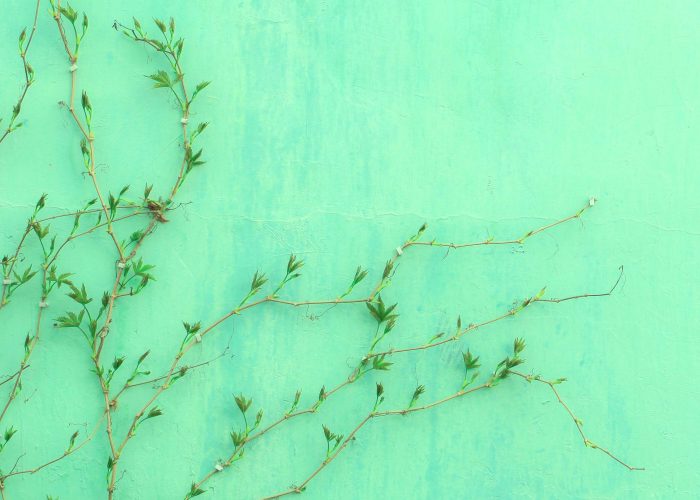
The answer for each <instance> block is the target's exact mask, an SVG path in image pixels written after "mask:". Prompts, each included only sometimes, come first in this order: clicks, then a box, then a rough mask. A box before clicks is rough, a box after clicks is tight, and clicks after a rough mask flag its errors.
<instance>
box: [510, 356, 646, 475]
mask: <svg viewBox="0 0 700 500" xmlns="http://www.w3.org/2000/svg"><path fill="white" fill-rule="evenodd" d="M508 372H509V373H512V374H513V375H517V376H518V377H520V378H523V379H525V380H526V381H528V382H532V381H535V382H539V383H541V384H545V385H547V386H548V387H549V388H550V389H551V390H552V392H553V393H554V396H556V398H557V401H558V402H559V404H560V405H562V406H563V407H564V409H565V410H566V412H567V413H568V414H569V416H570V417H571V420H572V421H573V422H574V425H575V426H576V429H578V433H579V434H580V435H581V439H582V440H583V444H584V445H585V446H586V447H587V448H591V449H594V450H600V451H602V452H603V453H605V454H606V455H607V456H609V457H610V458H612V459H613V460H615V461H616V462H617V463H619V464H620V465H623V466H624V467H625V468H627V469H628V470H631V471H632V470H645V469H644V467H632V466H631V465H629V464H627V463H626V462H623V461H622V460H620V459H619V458H618V457H617V456H616V455H614V454H613V453H612V452H610V451H609V450H607V449H605V448H603V447H602V446H599V445H597V444H595V443H594V442H593V441H591V440H590V439H588V438H587V437H586V434H585V433H584V432H583V423H582V422H581V419H579V418H578V417H577V416H576V415H575V414H574V412H573V411H572V410H571V408H569V405H567V404H566V403H565V402H564V400H563V399H562V398H561V396H560V395H559V391H557V388H556V387H555V385H558V384H559V383H561V382H563V379H560V380H556V381H551V380H545V379H543V378H542V377H540V376H539V375H525V374H524V373H520V372H518V371H514V370H508Z"/></svg>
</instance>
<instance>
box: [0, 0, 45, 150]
mask: <svg viewBox="0 0 700 500" xmlns="http://www.w3.org/2000/svg"><path fill="white" fill-rule="evenodd" d="M40 4H41V0H37V2H36V8H35V9H34V23H33V24H32V31H31V33H29V38H28V39H27V45H25V46H24V50H23V51H22V52H21V53H20V57H21V58H22V69H23V70H24V85H23V87H22V91H21V93H20V95H19V98H18V99H17V103H16V104H15V109H17V110H20V109H21V108H22V103H23V102H24V98H25V97H26V95H27V92H28V91H29V87H30V86H31V85H32V81H33V80H32V77H31V75H30V71H29V68H30V66H29V62H28V61H27V52H28V51H29V46H30V45H31V44H32V40H33V39H34V33H36V23H37V20H38V18H39V6H40ZM18 114H19V113H18ZM16 117H17V115H15V118H16ZM13 122H14V120H13V121H11V122H10V125H9V126H8V127H7V128H6V129H5V130H4V132H3V133H2V135H0V143H1V142H2V141H4V140H5V138H6V137H7V136H8V135H10V133H11V132H12V130H13V129H12V125H13Z"/></svg>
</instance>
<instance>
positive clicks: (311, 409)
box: [161, 275, 621, 489]
mask: <svg viewBox="0 0 700 500" xmlns="http://www.w3.org/2000/svg"><path fill="white" fill-rule="evenodd" d="M620 278H621V275H620V277H618V279H617V281H616V282H615V284H614V285H613V287H612V288H611V290H610V291H609V292H607V293H605V294H580V295H574V296H571V297H565V298H562V299H550V300H549V301H547V302H552V303H559V302H564V301H566V300H573V299H583V298H588V297H598V296H602V295H610V294H611V293H612V292H613V291H614V290H615V288H616V287H617V284H618V283H619V282H620ZM543 302H544V301H543ZM321 303H324V302H321ZM292 304H293V305H294V303H292ZM510 316H512V314H511V313H510V312H508V313H506V314H503V315H500V316H498V317H496V318H493V319H490V320H487V321H483V322H481V323H479V324H476V325H470V326H469V327H467V328H466V329H464V330H462V331H461V333H459V334H458V335H455V336H454V337H451V338H449V339H447V340H445V341H441V342H434V343H430V344H426V345H422V346H418V347H414V348H404V349H392V350H389V351H384V352H380V353H375V354H373V353H371V352H370V353H367V354H366V355H365V356H364V358H363V361H367V360H369V359H372V358H373V357H377V356H393V355H395V354H399V353H405V352H411V351H414V350H427V349H432V348H435V347H438V346H440V345H442V344H444V343H446V342H452V341H455V340H458V339H459V338H460V337H461V335H463V334H465V333H467V332H469V331H473V330H476V329H477V328H481V327H483V326H486V325H489V324H492V323H495V322H496V321H499V320H501V319H504V318H507V317H510ZM161 378H162V377H161ZM358 378H359V370H358V368H355V369H354V370H353V371H352V372H351V373H350V375H349V376H348V377H347V378H346V380H344V381H343V382H342V383H340V384H338V385H337V386H336V387H334V388H333V389H331V390H329V391H327V392H325V396H324V400H326V399H328V398H329V397H330V396H332V395H333V394H335V393H336V392H338V391H340V390H341V389H343V388H344V387H346V386H347V385H349V384H352V383H353V382H355V381H356V380H357V379H358ZM316 411H317V404H316V403H315V404H313V405H311V406H310V407H309V408H307V409H305V410H300V411H297V412H293V413H285V414H284V415H283V416H282V417H280V418H278V419H277V420H276V421H274V422H273V423H271V424H270V425H268V426H267V427H265V428H264V429H262V430H260V431H259V432H257V433H256V434H253V435H252V436H250V437H247V438H245V439H244V440H243V443H241V445H240V446H239V447H238V448H237V449H235V450H234V452H233V453H232V454H231V455H230V456H229V457H228V458H227V459H226V460H225V461H223V462H221V463H219V464H217V465H219V466H220V467H222V468H227V467H229V466H230V465H231V464H232V463H233V462H234V461H235V460H236V458H237V457H239V456H240V455H241V453H242V452H243V449H244V448H245V446H246V445H247V444H249V443H250V442H252V441H255V440H256V439H258V438H260V437H261V436H263V435H264V434H266V433H268V432H269V431H271V430H272V429H274V428H276V427H277V426H279V425H281V424H282V423H284V422H286V421H288V420H290V419H292V418H295V417H298V416H301V415H306V414H312V413H316ZM218 472H221V469H219V468H217V467H214V468H213V469H212V470H210V471H209V472H208V473H207V474H206V475H205V476H203V477H202V479H201V480H199V482H196V483H194V489H197V488H201V487H202V485H204V483H206V482H207V481H208V480H209V479H211V478H212V477H213V476H214V475H215V474H217V473H218Z"/></svg>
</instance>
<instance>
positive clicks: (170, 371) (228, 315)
mask: <svg viewBox="0 0 700 500" xmlns="http://www.w3.org/2000/svg"><path fill="white" fill-rule="evenodd" d="M589 207H590V204H589V205H586V206H585V207H584V208H582V209H581V210H579V211H578V212H576V213H575V214H574V215H570V216H568V217H565V218H563V219H560V220H558V221H556V222H553V223H551V224H547V225H545V226H542V227H539V228H537V229H534V230H532V231H530V232H529V233H528V236H526V237H523V238H520V239H518V240H504V242H503V243H502V244H506V243H522V242H523V241H524V240H525V239H526V238H527V237H530V236H533V235H535V234H538V233H541V232H543V231H545V230H547V229H550V228H552V227H555V226H557V225H559V224H562V223H564V222H567V221H570V220H573V219H576V218H578V217H580V216H581V214H582V213H583V212H585V210H587V209H588V208H589ZM412 243H415V241H414V242H412V241H410V240H409V241H408V242H406V243H404V244H403V245H402V246H401V247H400V248H401V249H406V248H408V247H410V246H412ZM495 243H497V244H500V243H498V242H495ZM488 244H494V242H493V241H484V242H477V243H472V244H461V245H457V246H456V247H459V248H462V247H476V246H483V245H488ZM433 246H440V245H439V244H438V245H433ZM402 254H403V251H401V252H397V253H396V255H395V256H394V257H392V259H390V261H389V262H390V263H391V265H392V266H393V264H394V262H395V261H396V260H397V259H398V258H399V257H400V256H401V255H402ZM386 279H387V277H386V276H383V277H382V279H381V280H380V281H379V283H378V284H377V285H376V286H375V287H374V289H373V291H372V292H371V293H370V295H369V296H368V297H367V298H364V299H352V300H344V299H335V300H322V301H305V302H291V301H283V300H279V299H276V298H275V297H271V296H268V297H265V298H262V299H260V300H258V301H255V302H251V303H250V304H246V305H244V306H239V307H237V308H235V309H233V310H231V311H230V312H228V313H226V314H225V315H223V316H221V317H220V318H219V319H217V320H216V321H214V322H213V323H212V324H210V325H209V326H208V327H206V328H205V329H204V330H203V331H202V332H201V333H200V334H199V339H198V340H195V339H193V340H191V341H190V342H189V343H188V344H186V345H185V346H184V348H182V349H181V350H180V352H178V354H177V355H176V356H175V358H174V359H173V361H172V362H171V365H170V368H169V369H168V371H167V372H166V375H165V376H164V377H165V378H164V380H165V382H164V383H163V385H162V386H160V387H159V388H158V389H157V390H156V392H155V393H154V394H153V395H152V396H151V398H149V399H148V401H147V402H146V403H145V404H144V405H143V406H142V407H141V409H140V410H139V411H138V412H137V413H136V414H135V415H134V417H133V418H132V421H131V425H130V427H129V431H128V432H127V434H126V436H125V437H124V440H123V441H122V443H121V444H120V446H119V449H118V450H117V453H118V454H121V452H122V450H123V449H124V447H125V446H126V444H127V443H128V441H129V440H130V439H131V437H133V432H134V429H135V428H136V425H137V424H138V421H139V420H140V419H141V417H142V416H143V415H144V414H145V412H146V411H147V410H148V408H149V407H150V406H151V405H152V404H153V403H154V402H155V401H156V400H157V399H158V397H159V396H160V395H161V394H162V393H163V392H164V391H165V390H167V389H168V383H169V382H170V380H171V378H172V376H173V374H174V373H175V371H176V369H177V366H178V364H179V362H180V359H182V357H184V356H185V355H186V354H187V353H188V352H189V350H190V349H191V348H192V347H193V346H194V345H195V344H196V343H198V342H200V341H201V340H202V339H203V338H204V336H205V335H207V334H208V333H209V332H211V331H212V330H213V329H214V328H216V327H217V326H219V325H220V324H221V323H223V322H224V321H226V320H227V319H229V318H231V317H233V316H236V315H238V314H240V313H241V312H243V311H244V310H246V309H250V308H252V307H256V306H259V305H261V304H264V303H267V302H279V303H283V304H288V305H292V306H295V307H297V306H302V305H311V304H313V305H322V304H332V305H337V304H343V303H363V302H364V303H368V302H371V301H372V300H374V297H375V296H376V295H377V293H378V292H379V291H380V290H381V288H382V287H383V286H384V285H385V281H386ZM513 314H514V313H513V312H512V311H511V312H509V313H507V314H506V315H504V316H503V317H507V316H512V315H513ZM498 319H502V318H500V317H499V318H497V319H495V320H492V321H489V323H491V322H494V321H497V320H498ZM485 324H487V323H485ZM482 326H483V325H482ZM455 340H456V339H455ZM442 343H445V341H443V342H440V343H436V344H435V345H430V346H420V347H419V348H417V349H414V348H410V349H408V350H420V349H426V348H428V347H435V346H437V345H440V344H442ZM395 352H399V351H395ZM401 352H404V351H403V350H402V351H401ZM392 354H393V352H392Z"/></svg>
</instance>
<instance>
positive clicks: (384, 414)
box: [262, 383, 491, 500]
mask: <svg viewBox="0 0 700 500" xmlns="http://www.w3.org/2000/svg"><path fill="white" fill-rule="evenodd" d="M489 387H491V385H490V384H488V383H486V384H481V385H478V386H476V387H472V388H471V389H463V390H460V391H457V392H456V393H454V394H451V395H450V396H447V397H445V398H442V399H440V400H438V401H435V402H433V403H430V404H427V405H424V406H416V407H413V408H406V409H402V410H389V411H379V412H378V411H372V412H370V413H369V414H368V415H367V416H366V417H365V418H364V419H363V420H362V421H360V423H359V424H358V425H357V426H356V427H355V428H354V429H353V430H352V431H351V432H350V434H348V436H347V437H346V438H345V439H344V440H343V442H342V444H341V445H340V446H339V447H338V448H337V449H336V450H335V451H334V452H333V453H332V454H330V455H329V456H328V457H327V458H326V459H325V460H324V461H323V462H321V464H320V465H319V466H318V467H317V468H316V469H314V471H313V472H312V473H311V474H309V476H307V477H306V479H304V480H303V481H302V482H301V483H300V484H298V485H295V486H293V487H291V488H289V489H288V490H285V491H282V492H280V493H277V494H275V495H270V496H267V497H264V498H263V499H262V500H273V499H275V498H281V497H284V496H287V495H292V494H299V493H302V492H303V491H304V490H305V489H306V487H307V485H308V484H309V483H310V482H311V481H312V480H313V479H314V478H315V477H316V476H317V475H318V474H320V473H321V471H322V470H323V469H325V468H326V467H328V465H329V464H330V463H331V462H332V461H333V460H335V459H336V458H337V457H338V455H340V453H341V452H342V451H343V450H344V449H345V448H346V447H347V445H348V444H349V443H350V442H351V441H353V440H354V439H355V435H356V434H357V433H358V432H359V431H360V429H362V427H364V426H365V424H367V422H369V421H370V420H372V419H373V418H377V417H387V416H390V415H408V414H410V413H415V412H419V411H424V410H428V409H430V408H434V407H436V406H440V405H442V404H445V403H447V402H449V401H452V400H453V399H457V398H460V397H462V396H466V395H467V394H471V393H473V392H476V391H480V390H482V389H488V388H489Z"/></svg>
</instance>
